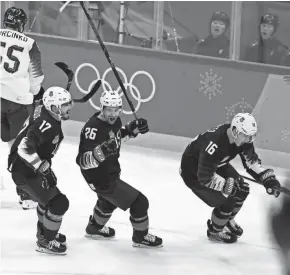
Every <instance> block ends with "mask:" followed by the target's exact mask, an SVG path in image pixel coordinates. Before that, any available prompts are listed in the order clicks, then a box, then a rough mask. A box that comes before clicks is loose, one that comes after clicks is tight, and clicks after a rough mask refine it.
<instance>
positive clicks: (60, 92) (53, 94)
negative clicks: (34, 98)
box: [42, 87, 72, 112]
mask: <svg viewBox="0 0 290 275" xmlns="http://www.w3.org/2000/svg"><path fill="white" fill-rule="evenodd" d="M42 101H43V105H44V107H45V108H46V109H47V110H48V111H50V112H52V110H51V107H52V106H56V107H57V108H58V109H59V110H60V112H61V106H62V105H63V104H66V103H69V102H72V98H71V94H70V93H69V92H68V91H67V90H66V89H64V88H62V87H50V88H48V89H47V90H46V91H45V92H44V94H43V97H42Z"/></svg>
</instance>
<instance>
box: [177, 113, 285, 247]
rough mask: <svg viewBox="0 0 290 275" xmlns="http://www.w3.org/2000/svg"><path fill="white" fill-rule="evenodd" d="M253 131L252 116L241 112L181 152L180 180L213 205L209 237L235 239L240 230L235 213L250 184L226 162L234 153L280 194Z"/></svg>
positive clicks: (273, 175)
mask: <svg viewBox="0 0 290 275" xmlns="http://www.w3.org/2000/svg"><path fill="white" fill-rule="evenodd" d="M256 133H257V122H256V121H255V119H254V117H253V116H252V115H251V114H248V113H240V114H237V115H235V117H234V118H233V120H232V123H231V124H223V125H219V126H217V127H216V128H213V129H210V130H208V131H206V132H205V133H203V134H200V135H198V136H197V137H196V138H195V139H194V140H193V141H192V142H191V143H190V144H189V145H188V146H187V148H186V149H185V151H184V153H183V155H182V160H181V167H180V175H181V177H182V179H183V181H184V182H185V184H186V185H187V187H188V188H190V189H191V190H192V192H193V193H194V194H195V195H196V196H197V197H199V198H200V199H201V200H203V201H204V202H205V203H206V204H207V205H208V206H210V207H213V208H214V209H213V212H212V216H211V219H210V220H208V223H207V225H208V230H207V236H208V238H209V239H210V240H212V241H218V242H223V243H234V242H236V241H237V238H238V237H241V235H242V234H243V229H242V228H241V226H239V225H238V223H237V222H236V221H235V217H236V215H237V214H238V212H239V211H240V210H241V208H242V206H243V204H244V202H245V200H246V198H247V196H248V195H249V193H250V188H249V185H248V184H247V183H246V182H244V180H243V178H242V177H241V176H240V175H239V173H238V172H237V171H236V169H235V168H234V167H233V166H232V165H231V164H230V163H229V162H230V161H231V160H232V159H234V158H235V157H236V156H237V155H240V157H241V160H242V163H243V165H244V168H245V169H246V171H247V172H248V173H249V174H250V175H251V176H252V177H253V178H254V179H255V180H257V181H258V182H260V183H261V184H262V185H264V187H265V188H266V191H267V193H268V194H269V195H274V196H275V197H278V196H279V191H278V190H277V189H278V188H279V187H280V183H279V181H278V180H277V179H276V176H275V173H274V171H273V170H272V169H267V168H265V167H263V166H262V164H261V160H260V159H259V157H258V155H257V154H256V152H255V149H254V145H253V141H254V139H255V136H256Z"/></svg>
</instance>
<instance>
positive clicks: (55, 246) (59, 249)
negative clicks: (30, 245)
mask: <svg viewBox="0 0 290 275" xmlns="http://www.w3.org/2000/svg"><path fill="white" fill-rule="evenodd" d="M36 244H37V247H36V251H37V252H40V253H46V254H55V255H65V254H66V249H67V247H66V245H64V244H61V243H60V242H58V241H57V240H56V239H54V240H52V241H48V240H46V239H45V238H44V237H43V236H40V237H39V238H38V241H37V243H36Z"/></svg>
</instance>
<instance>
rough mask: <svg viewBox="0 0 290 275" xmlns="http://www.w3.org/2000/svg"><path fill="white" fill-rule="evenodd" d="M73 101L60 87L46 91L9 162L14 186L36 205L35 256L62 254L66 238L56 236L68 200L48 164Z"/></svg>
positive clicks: (61, 137) (21, 133) (56, 147)
mask: <svg viewBox="0 0 290 275" xmlns="http://www.w3.org/2000/svg"><path fill="white" fill-rule="evenodd" d="M72 106H73V101H72V98H71V95H70V93H69V92H68V91H67V90H65V89H64V88H61V87H51V88H48V89H47V90H46V91H45V93H44V95H43V105H42V104H40V105H38V106H37V107H36V108H35V110H34V112H33V114H32V115H31V116H30V117H29V118H28V119H27V121H26V123H25V125H24V128H23V129H22V130H21V131H20V132H19V134H18V136H17V137H16V140H15V142H14V144H13V145H12V148H11V152H10V155H9V159H8V165H9V170H10V171H11V174H12V179H13V181H14V183H15V184H16V185H17V186H18V187H19V188H20V189H21V190H23V191H25V192H26V193H28V194H29V195H30V196H31V197H32V198H34V199H35V200H36V201H37V202H38V206H37V215H38V222H37V235H36V236H37V248H36V250H37V251H38V252H42V253H49V254H65V252H66V249H67V247H66V237H65V235H63V234H60V233H58V231H59V228H60V226H61V222H62V217H63V215H64V214H65V213H66V211H67V210H68V207H69V201H68V199H67V197H66V196H65V195H64V194H62V193H61V191H60V190H59V189H58V188H57V187H56V185H57V178H56V176H55V174H54V172H53V171H52V169H51V160H52V158H53V157H54V155H55V154H56V152H57V150H58V148H59V146H60V143H61V142H62V140H63V132H62V127H61V121H62V120H67V119H69V116H70V111H71V108H72Z"/></svg>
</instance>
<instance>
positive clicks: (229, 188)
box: [222, 178, 238, 197]
mask: <svg viewBox="0 0 290 275" xmlns="http://www.w3.org/2000/svg"><path fill="white" fill-rule="evenodd" d="M237 189H238V181H237V180H235V179H234V178H228V179H227V180H226V182H225V185H224V186H223V189H222V193H223V194H224V195H225V196H232V197H233V196H235V194H236V192H237Z"/></svg>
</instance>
